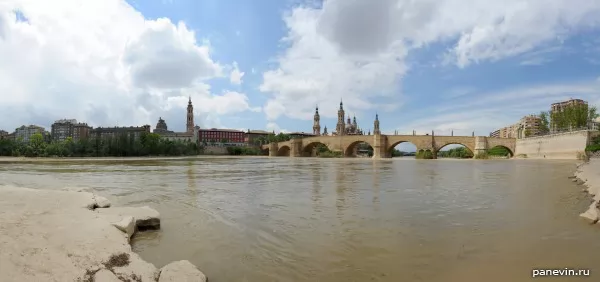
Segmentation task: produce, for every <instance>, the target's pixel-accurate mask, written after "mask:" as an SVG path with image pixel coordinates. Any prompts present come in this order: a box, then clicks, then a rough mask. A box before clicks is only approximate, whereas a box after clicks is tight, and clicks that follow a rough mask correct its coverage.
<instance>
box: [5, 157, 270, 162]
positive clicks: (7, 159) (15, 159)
mask: <svg viewBox="0 0 600 282" xmlns="http://www.w3.org/2000/svg"><path fill="white" fill-rule="evenodd" d="M240 157H245V158H246V157H253V158H268V157H269V156H250V155H247V156H245V155H244V156H232V155H196V156H182V157H97V158H66V157H65V158H52V157H48V158H27V157H0V164H2V163H15V162H23V163H33V162H75V161H82V162H85V161H99V162H102V161H106V162H111V161H131V162H137V161H173V160H197V159H202V158H240Z"/></svg>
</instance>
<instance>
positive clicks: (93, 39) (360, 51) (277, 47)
mask: <svg viewBox="0 0 600 282" xmlns="http://www.w3.org/2000/svg"><path fill="white" fill-rule="evenodd" d="M449 1H450V0H446V1H440V2H439V3H438V5H437V6H433V7H429V8H428V9H425V10H428V11H429V12H430V13H432V14H436V15H437V16H436V17H428V14H424V13H423V12H421V11H423V8H425V7H422V6H420V5H426V4H412V5H404V6H403V8H402V9H395V8H393V7H391V6H386V5H391V4H394V3H396V2H399V1H391V0H389V1H388V0H386V1H381V2H379V3H377V4H373V5H371V6H368V9H366V6H364V4H361V3H360V2H359V1H339V0H329V1H326V2H324V3H320V2H319V1H317V2H318V3H315V1H298V0H294V1H291V0H290V1H265V2H262V3H260V4H255V5H250V4H249V3H247V2H245V1H227V3H225V2H224V1H223V2H219V1H212V0H211V1H203V2H201V3H197V2H192V1H189V0H175V1H169V2H163V1H158V0H157V1H144V2H143V3H141V2H142V1H135V2H134V1H129V2H125V1H118V0H106V1H89V2H88V3H89V5H88V6H89V7H88V6H86V7H78V6H77V5H72V4H73V3H75V2H73V1H71V0H61V1H55V2H53V3H52V4H48V3H44V2H43V1H13V0H9V1H6V3H5V5H3V6H1V7H0V34H2V35H3V36H2V37H1V38H2V39H0V50H1V51H3V54H7V56H6V57H7V58H11V59H10V60H3V61H2V62H0V72H2V73H5V74H6V75H5V80H4V82H3V83H0V98H1V100H0V101H2V102H0V113H2V115H3V116H4V118H2V119H0V129H4V130H7V131H12V130H14V128H17V127H19V126H21V125H24V124H25V125H28V124H36V125H40V126H43V127H45V128H47V129H49V127H50V125H51V123H52V122H53V121H54V120H58V119H63V118H75V119H77V120H79V121H83V122H86V123H88V124H89V125H91V126H94V127H98V126H104V127H106V126H140V125H144V124H149V125H151V126H152V127H154V125H155V124H156V121H157V120H158V118H159V117H162V118H163V119H165V120H166V121H167V122H168V124H169V128H170V129H171V130H174V131H176V132H183V131H186V124H185V120H186V116H185V108H186V106H187V102H188V98H189V97H190V96H191V99H192V100H193V101H194V106H195V108H194V118H195V123H196V124H197V125H199V126H201V127H202V128H231V129H239V130H247V129H259V130H260V129H262V130H268V131H272V130H275V131H276V132H279V130H284V131H287V132H294V131H302V132H312V119H313V114H314V107H315V105H318V106H319V110H320V126H321V128H324V127H327V128H328V129H329V130H330V131H333V130H334V129H335V126H336V121H337V107H338V104H339V100H340V99H343V101H344V107H345V110H346V114H347V115H348V114H349V115H350V116H354V115H356V118H357V119H358V120H359V121H360V122H359V125H360V127H361V128H362V129H363V130H364V131H369V130H371V131H372V130H373V128H372V127H373V119H374V116H375V114H376V113H378V114H379V117H380V120H381V131H382V133H388V134H392V132H395V131H399V133H406V134H408V133H411V132H412V130H416V131H417V132H419V133H422V134H425V133H429V132H431V130H435V132H436V133H439V134H450V132H451V131H454V134H455V135H471V132H473V131H474V132H475V133H476V134H477V135H488V134H489V133H490V132H492V131H494V130H497V129H498V128H502V127H504V126H507V125H509V124H513V123H515V122H517V121H518V120H519V119H520V118H521V117H523V116H525V115H529V114H537V113H539V112H540V111H547V110H549V105H550V104H552V103H555V102H559V101H563V100H568V99H569V98H581V99H583V100H587V101H588V102H589V103H590V105H596V106H598V105H600V94H599V93H600V71H598V69H599V68H598V65H599V64H600V49H599V48H598V46H599V44H600V31H599V30H598V29H597V28H593V26H594V24H598V23H600V16H599V15H600V3H594V1H590V2H591V3H585V4H583V5H576V7H573V5H569V3H570V2H568V1H563V0H554V1H552V2H553V5H546V4H543V3H541V2H539V1H529V5H526V7H524V6H520V7H521V8H518V9H517V8H515V7H517V6H516V3H517V2H518V1H508V2H505V3H504V4H503V5H502V7H497V6H496V4H494V3H490V2H489V1H475V0H473V1H472V3H471V4H472V5H471V6H472V7H473V10H474V11H478V12H480V13H483V14H486V15H487V17H484V18H485V19H482V18H480V17H476V16H471V15H470V14H467V15H465V14H464V13H462V14H461V13H460V11H457V10H455V9H452V8H448V7H447V6H446V5H450V4H451V2H449ZM400 2H402V1H400ZM94 3H101V5H99V6H94V5H93V4H94ZM449 3H450V4H449ZM46 5H50V6H46ZM74 7H78V8H77V11H76V12H74V10H73V11H72V12H69V11H70V9H75V8H74ZM566 7H570V9H567V8H566ZM342 9H344V10H345V11H357V10H368V12H367V13H363V14H361V15H360V16H359V22H362V23H363V24H362V25H361V29H360V30H359V31H360V32H359V31H356V28H355V27H354V24H353V22H354V21H350V20H349V19H348V18H346V17H345V16H344V14H340V13H339V11H340V10H342ZM528 9H531V10H528ZM384 12H386V13H390V14H389V15H391V16H386V15H388V14H383V13H384ZM108 14H110V15H111V17H112V18H113V19H114V21H110V22H107V21H105V20H103V19H104V18H105V16H106V15H108ZM407 14H414V15H417V17H418V18H419V19H420V20H415V21H414V22H413V21H407V20H403V19H404V18H406V17H403V16H402V15H407ZM85 19H91V20H85ZM498 19H504V20H503V21H500V20H498ZM564 19H567V20H564ZM440 21H441V22H445V23H450V24H446V25H445V26H443V25H440V24H439V23H440ZM62 22H65V23H68V24H60V23H62ZM367 23H369V24H367ZM124 26H127V28H123V27H124ZM590 26H592V27H590ZM47 27H49V28H47ZM91 30H93V31H94V32H90V31H91ZM352 30H354V31H356V32H352V33H349V31H352ZM383 30H387V31H389V33H388V34H384V32H383ZM413 30H419V31H420V32H418V33H415V32H413ZM489 31H491V32H489ZM285 38H287V41H285V42H283V41H282V40H283V39H285ZM475 38H478V40H475ZM557 38H558V39H557ZM23 42H29V43H28V45H23V46H21V45H20V44H21V43H23ZM282 42H283V43H285V44H282ZM509 43H510V45H506V44H509ZM141 46H146V47H147V48H141ZM165 52H167V53H168V54H170V55H169V56H159V54H164V53H165ZM6 117H8V118H6Z"/></svg>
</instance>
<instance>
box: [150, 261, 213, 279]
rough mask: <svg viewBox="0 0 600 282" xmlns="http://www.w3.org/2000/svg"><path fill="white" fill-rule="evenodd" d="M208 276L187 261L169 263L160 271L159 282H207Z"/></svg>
mask: <svg viewBox="0 0 600 282" xmlns="http://www.w3.org/2000/svg"><path fill="white" fill-rule="evenodd" d="M206 281H207V279H206V275H204V273H202V272H201V271H200V270H198V268H196V267H195V266H194V265H193V264H192V263H191V262H189V261H187V260H180V261H175V262H172V263H169V264H167V265H165V266H164V267H163V268H161V269H160V275H159V277H158V282H206Z"/></svg>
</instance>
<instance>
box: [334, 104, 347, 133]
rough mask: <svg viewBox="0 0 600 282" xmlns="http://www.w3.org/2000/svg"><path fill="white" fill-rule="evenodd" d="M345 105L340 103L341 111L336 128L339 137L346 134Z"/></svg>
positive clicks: (339, 111)
mask: <svg viewBox="0 0 600 282" xmlns="http://www.w3.org/2000/svg"><path fill="white" fill-rule="evenodd" d="M344 115H345V114H344V103H342V101H340V109H339V110H338V122H337V125H336V126H335V131H336V134H337V135H338V136H341V135H345V134H346V125H345V124H344Z"/></svg>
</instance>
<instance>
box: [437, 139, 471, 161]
mask: <svg viewBox="0 0 600 282" xmlns="http://www.w3.org/2000/svg"><path fill="white" fill-rule="evenodd" d="M453 145H459V146H454V148H448V149H449V150H448V151H450V150H453V149H458V148H464V149H465V150H466V155H464V156H459V155H456V156H448V157H449V158H472V157H473V156H474V153H473V149H471V148H469V146H467V145H465V144H462V143H461V142H448V143H446V144H444V145H442V146H440V147H438V149H437V150H435V152H434V153H435V157H436V158H438V157H440V155H442V154H443V153H442V154H440V152H444V151H443V150H442V149H444V148H447V146H453ZM454 152H456V151H453V153H454ZM456 153H458V154H461V153H460V152H456Z"/></svg>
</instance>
